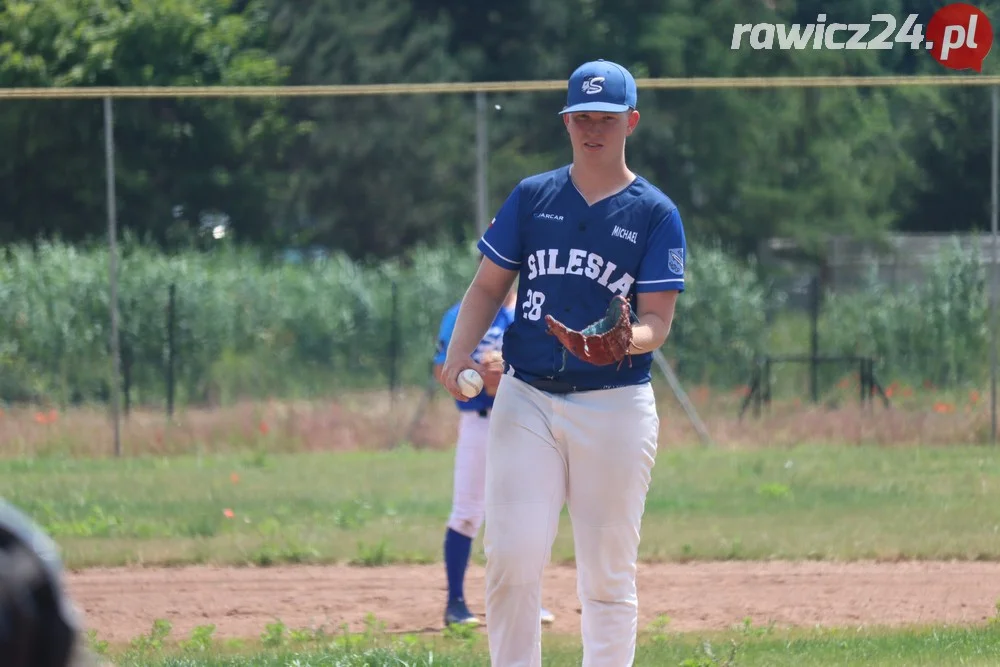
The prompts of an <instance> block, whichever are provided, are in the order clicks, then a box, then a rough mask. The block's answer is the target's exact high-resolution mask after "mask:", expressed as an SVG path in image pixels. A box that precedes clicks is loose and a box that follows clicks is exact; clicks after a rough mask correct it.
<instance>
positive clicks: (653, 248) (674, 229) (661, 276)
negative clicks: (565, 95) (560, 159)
mask: <svg viewBox="0 0 1000 667" xmlns="http://www.w3.org/2000/svg"><path fill="white" fill-rule="evenodd" d="M479 248H480V250H481V251H482V252H483V253H484V254H485V255H486V256H487V257H489V258H490V259H491V260H492V261H494V262H495V263H496V264H498V265H499V266H501V267H503V268H505V269H510V270H517V271H519V290H518V307H519V312H518V317H517V319H516V320H515V321H514V323H513V324H512V325H511V327H510V329H509V330H508V332H507V337H506V339H505V340H506V343H505V349H506V350H507V352H506V353H505V355H504V358H505V361H506V362H507V363H508V365H509V367H510V372H512V373H513V374H514V375H515V376H517V377H520V378H521V379H525V380H537V379H543V378H555V379H558V380H559V381H561V382H566V383H568V384H571V385H574V386H577V387H578V388H580V389H602V388H611V387H620V386H625V385H631V384H641V383H643V382H648V381H649V379H650V367H651V364H652V354H651V353H645V354H633V355H632V356H631V357H630V358H629V359H628V360H626V362H625V363H624V364H622V365H621V367H618V366H617V365H611V366H606V367H602V368H595V367H594V366H592V365H591V364H588V363H586V362H584V361H582V360H580V359H577V358H576V357H574V356H573V355H571V354H568V353H567V354H564V350H563V347H562V345H561V344H560V343H559V341H558V339H556V338H555V337H554V336H551V335H549V334H548V333H547V332H546V324H545V317H544V316H545V314H551V315H552V316H553V317H555V318H556V319H558V320H560V321H561V322H563V323H564V324H565V325H566V326H568V327H571V328H573V329H582V328H583V327H585V326H587V325H588V324H590V323H591V322H594V321H595V320H597V319H599V318H600V317H601V316H602V315H603V314H604V312H605V310H606V309H607V307H608V302H609V301H610V300H611V297H612V296H613V295H615V294H620V295H621V296H623V297H625V298H627V299H628V300H629V302H630V304H631V306H632V309H633V310H635V309H636V301H635V298H636V293H637V292H660V291H663V290H676V291H679V292H680V291H683V290H684V260H685V255H686V253H687V244H686V240H685V236H684V228H683V225H682V223H681V219H680V215H679V214H678V212H677V207H676V206H675V205H674V203H673V201H671V199H670V198H669V197H667V195H665V194H664V193H663V192H661V191H660V190H659V189H658V188H656V187H655V186H654V185H652V184H651V183H649V181H647V180H646V179H645V178H643V177H642V176H637V177H636V178H635V180H634V181H632V183H631V184H629V185H628V186H627V187H626V188H624V189H623V190H622V191H621V192H617V193H613V194H612V195H611V196H609V197H606V198H604V199H602V200H601V201H599V202H597V203H595V204H594V205H593V206H590V205H588V204H587V201H586V200H585V199H584V198H583V196H582V195H580V193H579V192H578V191H577V189H576V187H575V186H574V185H573V182H572V180H570V166H564V167H561V168H559V169H556V170H554V171H549V172H546V173H543V174H539V175H536V176H532V177H530V178H526V179H524V180H523V181H521V182H520V183H519V184H518V185H517V187H516V188H515V189H514V191H513V192H512V193H511V194H510V196H509V197H508V198H507V200H506V202H505V203H504V204H503V206H502V208H501V209H500V211H499V212H498V213H497V216H496V218H495V219H494V220H493V222H492V224H491V225H490V227H489V229H487V231H486V233H485V234H484V236H483V238H482V239H481V240H480V242H479Z"/></svg>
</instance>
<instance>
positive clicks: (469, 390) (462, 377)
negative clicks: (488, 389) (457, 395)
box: [458, 368, 483, 398]
mask: <svg viewBox="0 0 1000 667" xmlns="http://www.w3.org/2000/svg"><path fill="white" fill-rule="evenodd" d="M458 388H459V390H460V391H461V392H462V395H463V396H465V397H466V398H475V397H476V396H478V395H479V392H481V391H482V390H483V378H482V377H480V375H479V373H477V372H476V371H474V370H472V369H471V368H466V369H465V370H464V371H462V372H461V373H459V374H458Z"/></svg>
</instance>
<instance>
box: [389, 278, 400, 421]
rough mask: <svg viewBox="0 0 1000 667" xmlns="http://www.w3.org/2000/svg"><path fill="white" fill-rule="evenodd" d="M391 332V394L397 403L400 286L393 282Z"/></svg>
mask: <svg viewBox="0 0 1000 667" xmlns="http://www.w3.org/2000/svg"><path fill="white" fill-rule="evenodd" d="M389 326H390V330H389V393H390V396H391V400H392V401H393V402H395V397H396V390H397V389H398V387H399V285H398V284H397V283H396V281H395V280H393V281H392V322H391V323H390V325H389Z"/></svg>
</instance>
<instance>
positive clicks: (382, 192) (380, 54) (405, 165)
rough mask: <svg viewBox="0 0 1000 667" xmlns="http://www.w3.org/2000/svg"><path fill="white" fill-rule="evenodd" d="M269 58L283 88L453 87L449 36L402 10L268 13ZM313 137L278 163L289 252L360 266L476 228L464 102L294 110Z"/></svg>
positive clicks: (339, 101)
mask: <svg viewBox="0 0 1000 667" xmlns="http://www.w3.org/2000/svg"><path fill="white" fill-rule="evenodd" d="M273 11H274V22H273V24H272V28H273V33H272V38H273V40H274V42H273V44H274V47H273V48H274V49H275V53H276V54H277V55H278V57H279V60H280V62H281V63H282V64H283V65H284V66H286V67H288V68H289V71H290V72H291V76H290V79H289V82H290V83H292V84H310V85H316V84H375V83H419V82H444V81H454V80H461V79H462V78H463V72H462V70H461V68H460V67H459V66H458V65H457V64H456V63H455V62H454V60H453V59H452V58H451V56H450V55H449V53H448V52H447V49H446V45H447V38H448V35H449V25H448V23H447V21H445V20H440V19H433V20H425V19H418V18H417V17H415V16H414V15H413V14H412V13H411V12H410V10H409V7H408V5H407V4H406V3H399V2H395V1H394V0H371V1H370V2H364V3H358V2H351V1H349V0H330V1H329V2H323V3H313V4H297V3H283V2H274V4H273ZM290 110H291V111H290V113H291V114H292V117H293V118H294V119H296V120H297V121H302V122H307V123H309V124H310V126H311V127H312V131H311V132H310V133H309V134H308V135H307V136H304V137H302V139H301V141H300V142H299V143H298V145H297V146H296V149H295V151H294V157H293V158H292V159H291V160H290V162H289V163H288V174H289V175H288V188H287V191H286V193H285V196H284V197H283V198H282V206H283V210H284V211H285V215H284V220H285V221H286V222H285V232H286V234H287V238H288V240H289V242H290V243H293V244H295V245H303V246H304V245H312V244H318V245H323V246H328V247H335V248H339V249H342V250H344V251H346V252H348V253H350V254H351V255H352V256H354V257H359V258H376V257H386V256H394V255H399V254H402V253H403V252H405V251H406V250H407V249H409V248H410V247H412V246H413V245H414V244H417V243H428V244H430V243H438V242H442V241H454V240H461V239H463V238H465V235H466V234H467V232H468V230H469V229H470V228H472V227H474V220H475V198H474V195H475V188H474V185H475V179H474V170H473V167H474V157H475V155H474V145H475V144H474V139H475V130H474V125H473V121H474V103H473V99H472V98H471V97H470V96H455V95H418V94H400V95H391V96H389V95H386V96H383V95H359V96H353V95H352V96H330V97H312V98H304V99H300V100H296V101H294V102H293V104H291V105H290Z"/></svg>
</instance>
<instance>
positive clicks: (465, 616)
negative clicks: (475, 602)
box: [444, 598, 479, 626]
mask: <svg viewBox="0 0 1000 667" xmlns="http://www.w3.org/2000/svg"><path fill="white" fill-rule="evenodd" d="M444 624H445V625H471V626H477V625H479V619H478V618H477V617H476V615H475V614H473V613H472V612H471V611H469V608H468V607H467V606H466V605H465V600H462V599H461V598H460V599H458V600H452V601H451V602H449V603H448V606H447V607H446V608H445V610H444Z"/></svg>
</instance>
